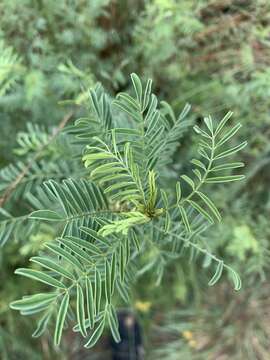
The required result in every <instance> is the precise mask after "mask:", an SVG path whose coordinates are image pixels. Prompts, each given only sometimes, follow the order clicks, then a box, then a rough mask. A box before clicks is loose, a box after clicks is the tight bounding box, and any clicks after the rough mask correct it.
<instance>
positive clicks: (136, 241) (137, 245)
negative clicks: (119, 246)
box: [129, 229, 141, 252]
mask: <svg viewBox="0 0 270 360" xmlns="http://www.w3.org/2000/svg"><path fill="white" fill-rule="evenodd" d="M129 234H130V237H131V241H132V242H133V244H134V246H135V248H136V249H137V251H138V252H139V251H140V249H141V246H140V242H139V239H138V237H137V234H136V233H135V231H134V230H132V229H130V231H129Z"/></svg>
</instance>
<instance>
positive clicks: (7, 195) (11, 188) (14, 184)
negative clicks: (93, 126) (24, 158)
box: [0, 111, 73, 207]
mask: <svg viewBox="0 0 270 360" xmlns="http://www.w3.org/2000/svg"><path fill="white" fill-rule="evenodd" d="M72 115H73V112H72V111H71V112H69V113H68V114H67V115H65V116H64V118H63V119H62V120H61V122H60V123H59V125H58V127H57V128H56V130H55V131H54V132H53V133H52V135H51V136H50V137H49V139H48V141H47V142H46V144H44V145H42V146H41V148H40V149H39V150H38V151H37V152H36V153H35V154H34V156H32V157H31V158H30V159H29V160H28V162H27V164H26V165H25V166H24V168H23V169H22V171H21V172H20V174H19V175H18V176H17V177H16V179H15V180H14V181H13V182H12V183H11V184H10V185H9V186H8V187H7V188H6V190H5V192H4V193H3V195H2V196H1V198H0V207H3V205H4V204H5V203H6V202H7V200H8V199H9V198H10V196H11V194H12V193H13V192H14V190H15V189H16V188H17V186H18V185H19V184H20V183H21V181H22V180H23V178H24V177H25V175H26V174H27V173H28V172H29V170H30V169H31V167H32V165H33V164H34V162H35V161H36V160H37V159H38V158H39V156H40V154H41V153H42V151H43V150H44V149H45V148H46V147H47V146H48V145H49V144H50V143H51V142H52V141H53V140H54V139H55V138H56V136H57V135H58V134H59V133H60V132H61V131H62V129H63V128H64V127H65V126H66V124H67V122H68V121H69V120H70V119H71V117H72Z"/></svg>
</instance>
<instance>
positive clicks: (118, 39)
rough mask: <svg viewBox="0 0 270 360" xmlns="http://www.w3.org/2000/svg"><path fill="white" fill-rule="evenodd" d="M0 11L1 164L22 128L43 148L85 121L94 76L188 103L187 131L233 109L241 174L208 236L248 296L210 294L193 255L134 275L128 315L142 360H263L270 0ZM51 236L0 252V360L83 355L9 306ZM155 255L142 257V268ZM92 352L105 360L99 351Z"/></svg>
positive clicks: (156, 0) (40, 2) (11, 4)
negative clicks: (35, 333) (136, 321)
mask: <svg viewBox="0 0 270 360" xmlns="http://www.w3.org/2000/svg"><path fill="white" fill-rule="evenodd" d="M0 15H1V23H0V123H1V137H0V164H1V167H4V166H6V165H7V164H8V163H9V162H12V161H14V159H15V156H18V155H19V156H24V155H25V153H24V151H25V147H24V148H23V149H24V150H22V149H21V150H18V147H19V148H20V146H18V143H19V144H20V138H23V137H24V135H23V132H24V131H25V129H26V123H27V122H31V123H34V124H37V125H38V126H41V127H42V129H43V132H44V136H45V139H46V132H47V131H48V129H51V130H52V131H54V129H55V127H56V126H58V124H59V123H60V122H61V121H62V119H63V118H64V117H65V116H66V115H67V113H69V112H70V111H71V116H72V118H74V119H75V118H76V117H77V116H78V115H79V114H80V113H81V112H83V110H81V107H80V105H81V104H83V103H84V102H85V99H86V89H87V88H89V87H91V86H93V85H94V84H95V83H96V82H97V81H100V82H102V83H103V84H104V86H105V87H106V88H107V89H108V90H109V91H110V92H111V93H112V94H114V93H116V92H118V91H122V90H125V89H126V88H127V87H128V83H129V76H128V75H129V73H131V72H137V73H138V74H139V75H140V76H142V77H143V78H147V77H151V78H152V79H153V82H154V85H155V92H156V93H157V94H158V95H159V96H160V97H162V98H163V99H165V100H166V101H168V102H171V103H172V105H173V107H174V108H175V109H176V110H177V111H179V110H180V109H182V108H183V106H184V104H185V103H186V102H189V103H191V105H192V109H193V111H192V120H193V122H197V123H200V122H201V119H202V117H203V116H204V115H208V114H211V115H212V116H213V117H214V118H218V119H220V117H221V116H222V115H224V114H225V112H227V111H228V110H232V111H234V119H237V120H239V121H240V122H241V123H242V125H243V127H242V131H241V132H240V136H241V139H242V138H243V139H248V142H249V145H248V147H247V148H246V149H245V151H244V152H243V153H242V155H241V156H242V160H243V161H244V162H245V163H246V164H247V166H246V177H247V178H246V181H245V182H243V183H241V184H240V185H239V184H237V185H233V186H232V185H231V186H230V190H229V191H228V189H226V190H225V189H224V190H223V189H222V188H221V189H220V188H219V190H218V191H216V189H215V187H213V188H212V192H211V194H212V197H213V198H214V199H215V201H216V202H217V203H218V204H219V207H220V208H221V209H222V214H223V222H222V224H220V225H219V226H216V227H214V228H213V230H211V233H209V239H206V241H209V242H211V248H212V249H213V250H214V251H215V252H216V253H217V254H220V255H222V256H223V257H224V258H225V259H228V260H229V261H230V263H231V264H232V265H233V266H234V267H235V269H236V270H238V271H239V272H240V274H241V275H242V279H243V289H242V290H241V292H240V293H235V292H233V291H232V290H231V289H230V288H229V286H228V284H227V281H226V280H225V279H224V282H223V283H221V284H220V285H217V286H216V287H214V288H213V289H209V288H207V287H205V284H206V281H205V280H204V279H203V277H204V276H205V275H203V274H202V273H201V272H200V271H199V270H198V269H197V268H196V263H195V262H192V263H190V261H189V259H187V260H186V261H182V262H181V263H179V264H177V266H174V267H173V268H172V267H170V266H169V268H168V271H167V272H166V273H165V275H164V280H163V282H162V283H161V285H160V286H155V281H154V280H153V279H150V278H149V275H148V276H147V278H144V277H142V278H140V280H139V281H138V285H137V286H136V288H135V290H134V293H133V297H132V298H133V308H134V310H135V311H137V312H138V314H139V316H140V318H141V321H142V324H143V325H144V334H145V347H146V350H147V353H148V354H149V355H148V358H149V359H159V358H160V359H161V358H163V357H166V358H167V359H168V360H169V359H172V360H174V359H182V358H183V359H192V360H195V359H199V360H200V359H202V360H204V359H215V360H226V359H243V358H247V359H251V360H254V359H263V360H267V359H269V354H268V349H269V337H270V333H269V331H270V330H269V329H270V318H269V311H267V309H268V307H269V305H270V304H269V285H268V284H267V275H269V265H270V253H269V250H270V246H269V240H270V230H269V211H270V197H269V194H270V193H269V185H268V184H269V180H270V171H269V164H270V142H269V136H270V120H269V106H270V97H269V95H270V87H269V83H270V60H269V59H270V3H269V1H267V0H223V1H221V0H211V1H206V0H198V1H197V0H182V1H177V0H149V1H146V0H145V1H143V0H136V1H133V0H126V1H124V0H91V1H90V0H78V1H73V0H58V1H53V0H46V1H45V0H23V1H22V0H2V1H1V2H0ZM66 100H72V101H69V102H68V101H66ZM70 109H71V110H70ZM17 133H19V135H17V137H16V134H17ZM241 139H236V141H237V142H238V141H239V140H241ZM192 140H193V139H192V135H191V134H190V133H187V134H186V137H185V139H184V140H183V144H182V147H181V148H180V149H179V151H178V152H177V153H176V154H175V159H174V164H173V167H174V170H177V172H176V171H174V172H172V174H171V175H172V178H175V177H176V173H177V174H178V175H179V173H181V171H182V169H185V166H187V163H188V161H187V160H188V159H190V158H191V156H192V153H193V152H194V148H193V147H192V146H186V145H190V144H194V142H192ZM16 141H18V143H17V142H16ZM56 145H57V146H58V147H57V150H51V151H53V152H55V151H56V152H57V153H58V155H57V156H56V158H58V159H59V157H60V158H61V155H62V154H63V153H65V155H66V156H68V151H66V147H65V144H59V143H58V144H56ZM56 145H55V144H54V145H53V147H54V146H56ZM63 147H64V148H63ZM16 149H17V150H16ZM61 149H62V150H61ZM28 150H29V149H28ZM30 150H31V149H30ZM61 151H62V152H61ZM59 154H60V155H59ZM47 155H48V154H45V155H44V156H45V158H46V156H47ZM239 160H240V159H239ZM185 170H186V169H185ZM68 171H70V172H72V171H74V170H72V169H68ZM1 181H2V180H1ZM168 181H169V180H168ZM18 207H20V204H18ZM51 237H52V230H51V229H50V227H48V228H44V236H39V237H38V238H37V237H34V236H32V237H30V238H29V239H25V240H24V243H23V245H22V244H21V243H20V244H19V243H16V242H14V243H13V244H12V245H9V246H7V247H6V248H3V250H1V254H0V263H1V275H0V278H1V286H0V325H1V328H0V332H1V334H0V353H1V358H2V359H16V360H17V359H25V358H29V359H52V358H53V359H56V358H59V359H71V358H72V359H82V358H84V357H86V356H88V355H89V352H88V353H85V352H82V351H81V350H80V344H79V340H78V339H74V337H72V335H71V334H67V335H66V338H65V343H64V346H63V348H62V350H61V351H58V352H55V350H53V347H52V343H51V340H50V336H49V334H47V335H46V336H43V338H42V339H41V340H33V339H31V332H32V330H33V326H32V323H31V320H30V321H29V320H27V319H25V318H23V317H21V316H20V315H17V314H15V313H14V312H11V311H10V310H9V308H8V303H9V302H10V301H11V300H14V299H15V298H18V297H19V296H20V295H21V293H22V292H24V293H25V291H22V290H21V289H22V288H27V287H29V282H28V281H26V280H25V281H22V280H21V279H19V280H17V278H15V277H14V275H13V270H14V268H16V267H18V266H19V265H20V266H23V265H24V264H25V263H26V262H27V261H28V258H29V256H30V255H31V254H33V253H35V252H36V251H37V249H39V248H40V247H41V246H42V243H43V242H44V241H46V240H47V239H50V238H51ZM155 257H156V254H152V253H150V254H145V259H144V260H145V263H151V261H152V260H153V259H154V258H155ZM188 263H190V264H189V266H187V264H188ZM142 266H143V265H142ZM153 266H154V262H153ZM11 334H12V335H11ZM104 347H105V345H104ZM98 354H99V355H98ZM91 356H93V359H94V358H95V356H97V358H100V359H101V358H102V356H103V355H102V351H101V352H98V351H97V352H96V355H95V354H94V353H93V354H91ZM104 356H105V358H106V355H104Z"/></svg>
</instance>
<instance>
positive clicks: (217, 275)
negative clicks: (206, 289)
mask: <svg viewBox="0 0 270 360" xmlns="http://www.w3.org/2000/svg"><path fill="white" fill-rule="evenodd" d="M223 267H224V263H223V261H219V263H218V265H217V268H216V271H215V274H214V276H213V277H212V278H211V280H210V281H209V283H208V285H209V286H213V285H215V284H216V283H217V282H218V280H219V279H220V278H221V275H222V271H223Z"/></svg>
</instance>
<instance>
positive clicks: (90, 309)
mask: <svg viewBox="0 0 270 360" xmlns="http://www.w3.org/2000/svg"><path fill="white" fill-rule="evenodd" d="M85 290H86V306H87V315H88V320H89V324H90V329H92V328H93V326H94V317H95V302H94V296H93V288H92V284H91V281H90V280H89V279H88V278H87V277H86V278H85Z"/></svg>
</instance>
